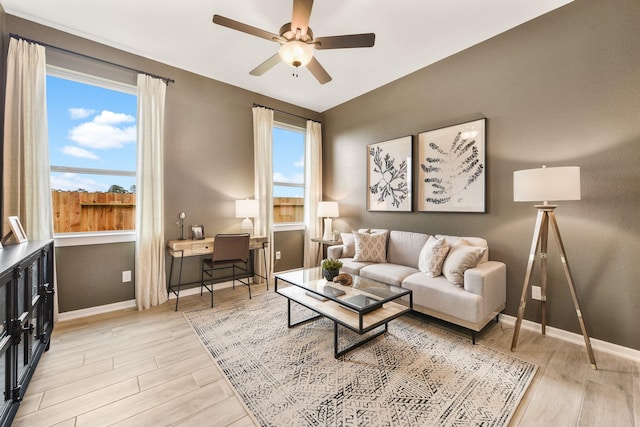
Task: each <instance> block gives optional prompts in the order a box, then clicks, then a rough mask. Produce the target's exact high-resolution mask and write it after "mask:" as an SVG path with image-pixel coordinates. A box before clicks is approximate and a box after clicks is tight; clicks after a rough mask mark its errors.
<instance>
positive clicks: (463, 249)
mask: <svg viewBox="0 0 640 427" xmlns="http://www.w3.org/2000/svg"><path fill="white" fill-rule="evenodd" d="M486 250H487V248H480V247H478V246H467V245H464V244H462V245H460V244H457V245H453V246H451V248H449V255H447V258H446V259H445V260H444V264H443V265H442V274H444V277H446V278H447V280H448V281H450V282H451V283H454V284H456V285H458V286H462V285H463V284H464V272H465V271H467V270H468V269H469V268H473V267H475V266H476V265H478V263H479V262H480V260H481V259H482V256H483V255H484V253H485V252H486Z"/></svg>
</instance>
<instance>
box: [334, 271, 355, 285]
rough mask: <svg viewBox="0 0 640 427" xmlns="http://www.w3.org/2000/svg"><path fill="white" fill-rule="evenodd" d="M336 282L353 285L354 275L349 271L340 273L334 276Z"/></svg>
mask: <svg viewBox="0 0 640 427" xmlns="http://www.w3.org/2000/svg"><path fill="white" fill-rule="evenodd" d="M333 281H334V283H340V284H341V285H342V286H351V285H352V284H353V277H352V276H351V275H350V274H348V273H340V274H338V275H337V276H336V277H334V278H333Z"/></svg>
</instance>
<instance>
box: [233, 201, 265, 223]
mask: <svg viewBox="0 0 640 427" xmlns="http://www.w3.org/2000/svg"><path fill="white" fill-rule="evenodd" d="M259 213H260V209H259V205H258V201H257V200H249V199H245V200H236V218H255V217H257V216H258V215H259Z"/></svg>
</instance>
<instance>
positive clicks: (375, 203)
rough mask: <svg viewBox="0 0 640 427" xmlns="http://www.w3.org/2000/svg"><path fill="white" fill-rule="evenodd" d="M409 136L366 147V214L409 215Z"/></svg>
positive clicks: (411, 140)
mask: <svg viewBox="0 0 640 427" xmlns="http://www.w3.org/2000/svg"><path fill="white" fill-rule="evenodd" d="M412 155H413V136H411V135H409V136H403V137H400V138H396V139H391V140H388V141H383V142H378V143H375V144H369V145H367V210H368V211H372V212H375V211H381V212H411V210H412V209H413V202H412V185H411V181H412V172H411V166H412V163H413V160H412Z"/></svg>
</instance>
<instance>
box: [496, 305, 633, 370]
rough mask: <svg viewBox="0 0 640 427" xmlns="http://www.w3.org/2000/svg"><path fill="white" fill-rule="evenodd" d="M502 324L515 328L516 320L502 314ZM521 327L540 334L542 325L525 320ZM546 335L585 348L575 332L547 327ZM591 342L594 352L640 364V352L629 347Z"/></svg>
mask: <svg viewBox="0 0 640 427" xmlns="http://www.w3.org/2000/svg"><path fill="white" fill-rule="evenodd" d="M500 322H502V323H503V324H504V325H505V326H511V327H515V324H516V318H515V317H513V316H509V315H508V314H501V315H500ZM520 327H521V328H523V329H527V330H529V331H534V332H538V333H540V331H541V328H542V325H541V324H540V323H536V322H532V321H530V320H526V319H523V320H522V325H521V326H520ZM546 335H547V336H549V337H552V338H557V339H559V340H562V341H566V342H570V343H573V344H577V345H579V346H582V347H585V343H584V337H583V336H582V335H581V334H576V333H574V332H569V331H565V330H564V329H558V328H554V327H552V326H548V325H547V328H546ZM589 341H591V347H592V348H593V349H594V350H598V351H602V352H604V353H609V354H613V355H614V356H619V357H623V358H625V359H630V360H633V361H636V362H640V351H639V350H634V349H632V348H629V347H623V346H621V345H617V344H612V343H610V342H607V341H601V340H598V339H595V338H591V337H589ZM597 361H598V359H596V363H597Z"/></svg>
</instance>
